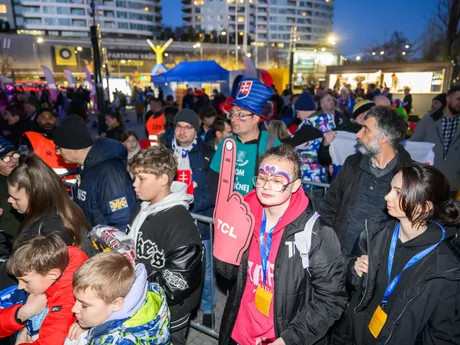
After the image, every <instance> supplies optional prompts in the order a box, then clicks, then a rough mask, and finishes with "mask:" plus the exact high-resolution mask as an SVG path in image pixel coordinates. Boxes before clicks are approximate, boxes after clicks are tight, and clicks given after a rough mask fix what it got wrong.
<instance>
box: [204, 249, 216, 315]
mask: <svg viewBox="0 0 460 345" xmlns="http://www.w3.org/2000/svg"><path fill="white" fill-rule="evenodd" d="M203 245H204V247H205V250H206V257H205V260H206V266H205V275H204V284H203V290H201V304H200V309H201V311H202V312H203V314H212V313H213V312H214V307H215V306H216V274H215V272H214V270H211V261H212V259H213V258H212V248H211V240H204V241H203Z"/></svg>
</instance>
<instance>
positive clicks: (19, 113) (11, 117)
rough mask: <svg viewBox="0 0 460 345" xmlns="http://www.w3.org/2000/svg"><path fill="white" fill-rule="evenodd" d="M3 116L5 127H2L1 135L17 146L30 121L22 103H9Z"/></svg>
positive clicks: (28, 127) (29, 125)
mask: <svg viewBox="0 0 460 345" xmlns="http://www.w3.org/2000/svg"><path fill="white" fill-rule="evenodd" d="M3 118H4V119H5V121H6V123H7V127H6V128H2V130H3V131H2V134H0V135H3V137H4V138H5V139H6V140H7V141H9V142H11V143H12V144H13V145H14V146H15V147H18V146H19V141H20V139H21V137H22V135H23V134H24V132H27V131H28V130H29V129H30V127H31V122H30V121H29V120H28V118H27V116H26V111H25V109H24V105H23V104H19V103H17V104H10V105H8V106H7V107H6V108H5V112H4V113H3Z"/></svg>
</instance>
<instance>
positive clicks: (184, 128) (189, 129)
mask: <svg viewBox="0 0 460 345" xmlns="http://www.w3.org/2000/svg"><path fill="white" fill-rule="evenodd" d="M192 129H195V127H193V126H181V125H176V131H181V130H184V131H191V130H192Z"/></svg>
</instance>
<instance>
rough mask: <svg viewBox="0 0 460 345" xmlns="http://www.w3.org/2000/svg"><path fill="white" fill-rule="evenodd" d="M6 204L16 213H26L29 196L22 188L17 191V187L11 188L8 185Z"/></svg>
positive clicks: (11, 186)
mask: <svg viewBox="0 0 460 345" xmlns="http://www.w3.org/2000/svg"><path fill="white" fill-rule="evenodd" d="M8 194H9V195H10V197H9V198H8V202H9V203H10V204H11V206H12V207H13V208H14V209H15V210H16V211H18V213H26V212H27V210H28V208H29V196H28V195H27V193H26V190H25V189H24V188H20V189H18V188H17V186H13V185H11V184H9V183H8Z"/></svg>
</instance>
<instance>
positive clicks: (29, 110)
mask: <svg viewBox="0 0 460 345" xmlns="http://www.w3.org/2000/svg"><path fill="white" fill-rule="evenodd" d="M24 110H25V111H26V114H27V115H29V116H30V115H33V114H34V113H35V112H36V111H37V109H36V108H35V106H34V105H33V104H30V103H26V104H25V105H24Z"/></svg>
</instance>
